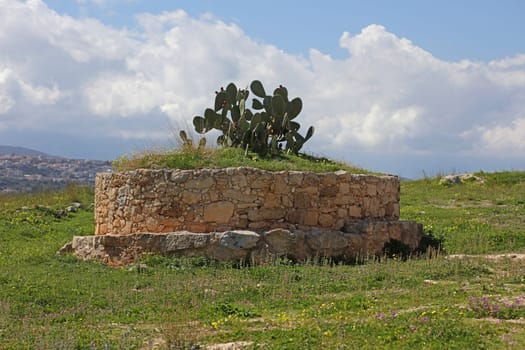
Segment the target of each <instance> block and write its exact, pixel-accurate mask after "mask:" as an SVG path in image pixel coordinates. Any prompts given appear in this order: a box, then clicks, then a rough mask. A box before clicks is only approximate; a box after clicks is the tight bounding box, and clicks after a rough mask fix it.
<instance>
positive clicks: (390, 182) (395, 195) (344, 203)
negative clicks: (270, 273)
mask: <svg viewBox="0 0 525 350" xmlns="http://www.w3.org/2000/svg"><path fill="white" fill-rule="evenodd" d="M95 207H96V211H95V223H96V232H95V234H97V235H106V234H114V235H121V234H131V233H138V232H173V231H179V230H188V231H192V232H214V231H226V230H233V229H252V230H258V229H272V228H290V229H295V228H300V229H303V230H311V229H312V228H326V229H333V230H341V229H342V228H343V227H344V226H345V224H346V222H348V221H352V220H378V219H382V220H397V219H399V180H398V178H397V177H395V176H373V175H354V174H349V173H347V172H344V171H341V172H336V173H324V174H316V173H310V172H297V171H280V172H270V171H264V170H259V169H254V168H226V169H202V170H137V171H130V172H123V173H112V174H98V175H97V179H96V195H95Z"/></svg>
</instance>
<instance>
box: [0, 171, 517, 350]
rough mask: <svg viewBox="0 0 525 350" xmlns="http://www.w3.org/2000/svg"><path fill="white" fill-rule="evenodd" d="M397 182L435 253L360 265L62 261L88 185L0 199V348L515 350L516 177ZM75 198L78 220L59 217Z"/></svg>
mask: <svg viewBox="0 0 525 350" xmlns="http://www.w3.org/2000/svg"><path fill="white" fill-rule="evenodd" d="M478 176H480V177H482V178H484V179H485V182H484V183H477V182H472V183H467V184H462V185H455V186H443V185H440V184H439V183H438V181H437V180H436V179H425V180H419V181H413V182H403V183H402V185H401V191H402V195H401V197H402V203H401V208H402V209H401V216H402V218H403V219H413V220H417V221H419V222H421V223H423V224H424V225H425V230H426V232H427V234H431V235H432V237H434V239H438V240H441V241H442V243H443V249H444V251H445V253H442V254H439V255H437V256H436V254H433V255H432V258H429V257H420V258H415V257H414V258H410V259H408V260H407V261H401V260H399V259H397V258H396V257H393V258H390V259H380V260H379V259H372V260H370V261H368V262H367V263H365V264H361V265H331V264H330V262H328V261H327V262H325V263H322V264H320V265H314V264H310V265H293V264H291V263H289V262H286V261H282V262H279V263H276V264H274V265H271V266H239V265H238V264H237V265H227V264H216V263H213V262H209V261H205V260H202V259H183V260H181V259H168V258H160V257H155V256H149V257H146V258H145V259H144V261H142V264H143V265H140V266H131V267H126V268H120V269H112V268H108V267H106V266H103V265H101V264H99V263H95V262H82V261H78V260H76V259H75V258H73V257H72V256H59V255H56V251H57V250H58V249H59V248H60V247H61V246H62V245H63V244H65V243H66V242H68V241H70V240H71V237H72V236H73V235H90V234H92V233H93V231H94V227H93V211H92V209H90V207H89V205H90V203H91V202H92V198H93V194H92V193H91V191H90V190H89V189H81V188H74V187H71V188H68V189H67V190H66V191H63V192H60V193H46V194H39V195H20V196H1V197H0V349H205V348H206V346H209V345H211V344H219V343H226V342H233V341H248V342H252V345H251V346H250V347H248V348H253V349H259V348H260V349H523V348H525V321H524V319H525V260H517V259H511V258H507V259H500V260H494V259H488V258H486V257H470V258H464V259H458V258H450V257H449V256H447V254H459V253H465V254H492V253H502V252H513V253H525V173H524V172H505V173H498V174H485V173H481V174H478ZM72 202H81V203H82V204H83V208H81V209H80V210H79V211H77V212H71V213H68V212H64V211H63V209H64V208H65V207H67V206H69V205H71V203H72Z"/></svg>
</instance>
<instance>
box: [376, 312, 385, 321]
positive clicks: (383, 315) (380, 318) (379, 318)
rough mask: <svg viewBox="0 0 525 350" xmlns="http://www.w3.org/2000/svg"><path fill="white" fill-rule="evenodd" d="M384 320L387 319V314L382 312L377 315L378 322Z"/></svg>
mask: <svg viewBox="0 0 525 350" xmlns="http://www.w3.org/2000/svg"><path fill="white" fill-rule="evenodd" d="M383 318H385V314H384V313H382V312H380V313H378V314H377V319H378V320H382V319H383Z"/></svg>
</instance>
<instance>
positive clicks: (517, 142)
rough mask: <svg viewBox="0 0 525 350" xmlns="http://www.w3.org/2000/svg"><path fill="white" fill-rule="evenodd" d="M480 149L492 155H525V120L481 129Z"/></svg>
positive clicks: (520, 119) (521, 119)
mask: <svg viewBox="0 0 525 350" xmlns="http://www.w3.org/2000/svg"><path fill="white" fill-rule="evenodd" d="M480 131H481V145H480V146H481V147H482V148H483V150H484V151H486V152H490V153H492V154H494V155H516V156H523V154H525V118H519V119H515V120H513V121H512V123H511V124H510V125H506V126H505V125H497V126H494V127H492V128H488V127H483V128H481V130H480Z"/></svg>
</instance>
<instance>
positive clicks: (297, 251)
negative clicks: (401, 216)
mask: <svg viewBox="0 0 525 350" xmlns="http://www.w3.org/2000/svg"><path fill="white" fill-rule="evenodd" d="M422 234H423V228H422V225H421V224H418V223H416V222H415V221H397V220H396V221H356V222H348V223H347V224H346V225H345V227H344V230H343V231H336V230H330V229H313V230H308V231H303V230H289V229H285V228H276V229H272V230H266V231H249V230H229V231H224V232H208V233H194V232H189V231H177V232H169V233H152V232H143V233H135V234H126V235H98V236H75V237H74V238H73V241H72V242H70V243H68V244H66V245H65V246H64V247H63V248H62V249H60V251H59V253H61V254H65V253H73V254H74V255H75V256H77V257H78V258H80V259H85V260H98V261H102V262H104V263H106V264H108V265H112V266H121V265H127V264H130V263H133V262H134V261H136V260H137V259H138V258H140V257H141V256H142V255H143V254H145V253H150V254H158V255H163V256H179V257H184V256H186V257H195V256H202V257H206V258H210V259H213V260H217V261H239V260H246V261H254V262H261V263H263V262H265V261H271V259H272V258H279V257H286V258H289V259H292V260H295V261H306V260H308V259H310V258H315V257H326V258H338V259H344V260H348V261H356V260H357V259H360V258H364V257H368V256H374V255H375V256H379V255H381V254H382V253H383V251H384V248H385V245H386V244H387V243H389V242H392V241H397V242H399V243H402V244H403V245H405V246H406V247H407V248H408V249H410V250H411V251H415V250H417V249H418V247H419V243H420V241H421V238H422Z"/></svg>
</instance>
